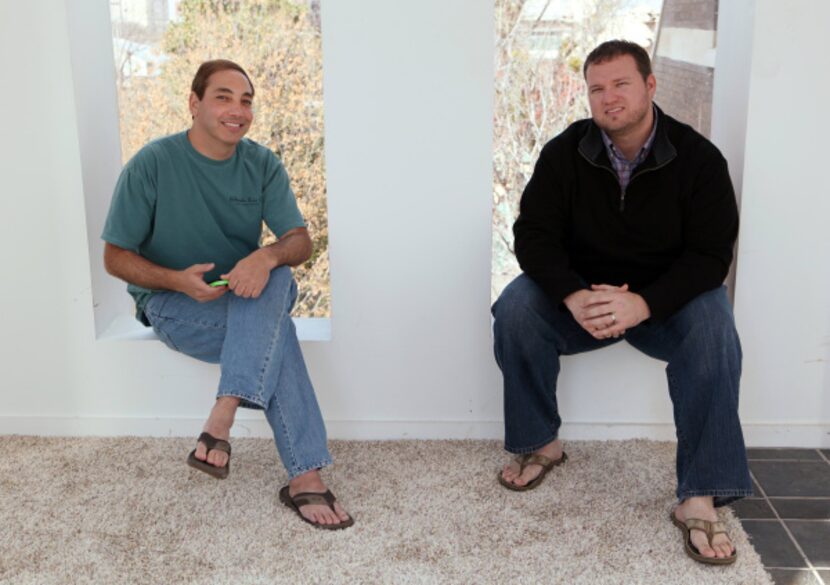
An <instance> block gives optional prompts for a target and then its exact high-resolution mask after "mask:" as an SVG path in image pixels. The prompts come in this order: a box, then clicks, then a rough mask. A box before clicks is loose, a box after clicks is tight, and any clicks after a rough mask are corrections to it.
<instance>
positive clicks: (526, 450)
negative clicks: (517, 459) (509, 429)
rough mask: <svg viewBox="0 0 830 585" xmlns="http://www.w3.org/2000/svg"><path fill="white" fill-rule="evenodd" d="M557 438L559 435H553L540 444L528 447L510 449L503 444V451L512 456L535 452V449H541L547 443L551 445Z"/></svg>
mask: <svg viewBox="0 0 830 585" xmlns="http://www.w3.org/2000/svg"><path fill="white" fill-rule="evenodd" d="M558 438H559V433H553V434H552V435H551V438H550V439H547V440H545V441H542V442H541V443H536V444H533V445H531V446H530V447H511V446H510V445H508V444H507V443H506V442H505V444H504V450H505V451H507V452H508V453H513V454H514V455H524V454H526V453H532V452H533V451H536V450H537V449H541V448H542V447H544V446H545V445H547V444H548V443H552V442H554V441H555V440H556V439H558Z"/></svg>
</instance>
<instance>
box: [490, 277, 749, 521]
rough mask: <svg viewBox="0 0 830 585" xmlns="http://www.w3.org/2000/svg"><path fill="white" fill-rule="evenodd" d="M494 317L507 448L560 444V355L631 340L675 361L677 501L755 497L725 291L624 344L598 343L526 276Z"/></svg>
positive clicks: (633, 333) (671, 376) (737, 352)
mask: <svg viewBox="0 0 830 585" xmlns="http://www.w3.org/2000/svg"><path fill="white" fill-rule="evenodd" d="M493 316H494V317H495V323H494V336H495V353H496V361H497V362H498V364H499V367H500V368H501V371H502V374H503V377H504V424H505V449H506V450H507V451H509V452H511V453H530V452H532V451H535V450H536V449H539V448H540V447H542V446H543V445H546V444H548V443H550V442H551V441H553V440H554V439H556V438H557V437H558V434H559V427H560V426H561V424H562V420H561V419H560V417H559V412H558V409H557V404H556V380H557V377H558V376H559V356H561V355H572V354H577V353H582V352H585V351H591V350H594V349H599V348H601V347H606V346H608V345H611V344H613V343H616V342H618V341H620V340H621V339H623V338H624V339H625V340H626V341H628V343H630V344H631V345H633V346H634V347H636V348H637V349H639V350H640V351H642V352H643V353H645V354H646V355H649V356H651V357H653V358H656V359H658V360H662V361H664V362H668V366H667V367H666V376H667V377H668V382H669V395H670V396H671V400H672V404H673V406H674V422H675V426H676V429H677V467H676V472H677V497H678V499H679V500H681V501H682V500H684V499H686V498H689V497H693V496H714V499H715V506H723V505H725V504H728V503H729V502H731V501H734V500H737V499H740V498H742V497H744V496H750V495H752V482H751V480H750V477H749V467H748V464H747V460H746V449H745V447H744V440H743V434H742V432H741V423H740V420H739V419H738V387H739V382H740V377H741V344H740V341H739V339H738V333H737V331H736V330H735V322H734V318H733V316H732V307H731V305H730V304H729V299H728V298H727V296H726V287H719V288H716V289H713V290H710V291H708V292H705V293H703V294H701V295H699V296H698V297H696V298H694V299H692V300H691V301H690V302H689V303H687V304H686V305H685V306H683V307H682V308H681V309H680V310H679V311H677V312H676V313H675V314H674V315H672V316H671V317H669V318H668V319H666V320H664V321H651V320H649V321H646V322H644V323H641V324H640V325H638V326H636V327H634V328H632V329H629V330H628V331H626V332H625V335H624V336H623V337H620V338H618V339H613V338H611V339H605V340H598V339H595V338H594V337H593V336H592V335H590V334H589V333H588V332H587V331H585V330H584V329H583V328H582V327H580V325H579V324H578V323H577V322H576V321H575V320H574V318H573V316H572V315H571V313H570V311H568V309H567V308H565V307H564V305H560V306H556V305H554V304H553V303H552V302H551V301H550V300H549V299H548V297H547V296H546V295H545V294H544V292H542V289H540V288H539V286H538V285H537V284H536V283H535V282H534V281H533V280H532V279H531V278H530V277H528V276H527V275H524V274H522V275H520V276H519V277H517V278H516V279H515V280H514V281H513V282H511V283H510V284H509V285H508V286H507V288H506V289H505V290H504V292H503V293H502V294H501V296H500V297H499V299H498V300H497V301H496V303H495V304H494V305H493Z"/></svg>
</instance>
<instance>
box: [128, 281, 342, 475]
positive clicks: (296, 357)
mask: <svg viewBox="0 0 830 585" xmlns="http://www.w3.org/2000/svg"><path fill="white" fill-rule="evenodd" d="M296 298H297V285H296V283H295V282H294V278H293V276H292V275H291V269H290V268H288V267H287V266H281V267H279V268H276V269H275V270H273V271H271V277H270V278H269V280H268V284H267V285H266V287H265V289H264V290H263V291H262V294H261V295H260V296H259V298H257V299H244V298H241V297H237V296H236V295H234V294H233V293H232V292H231V291H228V292H227V293H225V294H224V295H223V296H221V297H220V298H218V299H216V300H215V301H211V302H208V303H199V302H197V301H195V300H193V299H191V298H190V297H189V296H187V295H185V294H182V293H177V292H161V293H157V294H154V295H153V296H152V297H151V298H150V300H149V302H148V303H147V305H146V306H145V308H144V313H145V315H147V319H148V320H149V321H150V323H151V324H152V326H153V329H154V330H155V332H156V334H157V335H158V336H159V338H160V339H161V340H162V341H163V342H164V343H165V344H166V345H167V346H168V347H170V348H171V349H174V350H176V351H179V352H181V353H184V354H187V355H189V356H191V357H194V358H196V359H198V360H202V361H205V362H210V363H214V364H215V363H218V364H219V365H220V368H221V377H220V379H219V391H218V393H217V398H218V397H220V396H235V397H238V398H239V399H240V400H241V402H240V406H244V407H247V408H256V409H261V410H264V411H265V418H266V419H267V420H268V424H269V425H271V429H272V430H273V432H274V441H275V442H276V444H277V451H278V452H279V454H280V458H281V459H282V462H283V465H284V466H285V469H286V471H288V476H289V478H294V477H296V476H298V475H300V474H302V473H305V472H307V471H311V470H312V469H319V468H321V467H325V466H326V465H330V464H331V455H330V454H329V451H328V447H327V445H326V428H325V425H324V424H323V417H322V416H321V414H320V408H319V406H318V405H317V398H316V397H315V396H314V388H313V387H312V385H311V380H310V379H309V377H308V371H307V370H306V367H305V362H304V361H303V355H302V353H301V351H300V344H299V342H298V341H297V333H296V331H295V328H294V323H293V321H291V316H290V312H291V307H293V306H294V301H295V299H296Z"/></svg>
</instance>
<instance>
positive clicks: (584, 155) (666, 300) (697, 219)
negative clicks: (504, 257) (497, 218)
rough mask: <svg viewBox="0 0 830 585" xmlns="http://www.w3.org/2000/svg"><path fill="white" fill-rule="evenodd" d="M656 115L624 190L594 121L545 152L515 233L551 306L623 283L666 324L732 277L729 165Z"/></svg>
mask: <svg viewBox="0 0 830 585" xmlns="http://www.w3.org/2000/svg"><path fill="white" fill-rule="evenodd" d="M658 112H659V115H658V116H657V134H656V136H655V139H654V144H653V145H652V148H651V152H650V153H649V155H648V156H647V157H646V159H645V160H644V161H643V162H642V163H641V164H640V165H639V166H638V167H637V168H636V169H635V170H634V172H633V173H632V175H631V180H630V182H629V184H628V186H627V187H626V189H625V191H623V190H622V189H621V187H620V183H619V181H618V179H617V174H616V172H615V171H614V169H613V167H612V166H611V163H610V161H609V160H608V154H607V153H606V149H605V145H604V144H603V142H602V137H601V135H600V129H599V128H598V127H597V126H596V124H594V122H593V121H592V120H590V119H588V120H580V121H578V122H575V123H574V124H572V125H571V126H569V127H568V128H567V129H566V130H565V131H564V132H562V133H561V134H559V135H558V136H557V137H555V138H554V139H553V140H551V141H550V142H548V143H547V144H546V145H545V147H544V148H543V149H542V152H541V154H540V156H539V160H538V161H537V163H536V167H535V169H534V171H533V175H532V177H531V178H530V181H529V182H528V184H527V187H526V188H525V190H524V193H523V194H522V199H521V204H520V211H519V218H518V219H517V220H516V223H515V224H514V226H513V233H514V235H515V249H516V256H517V258H518V260H519V265H520V266H521V268H522V270H523V271H524V272H525V273H526V274H527V275H528V276H530V277H531V278H532V279H533V280H534V281H535V282H536V283H537V284H539V286H541V287H542V289H543V290H544V291H545V292H546V294H547V295H548V296H549V297H550V298H551V300H552V301H554V302H555V303H557V304H558V303H561V302H562V300H563V299H564V298H565V297H567V296H568V295H569V294H571V293H573V292H576V291H577V290H579V289H581V288H585V287H586V285H588V286H589V285H591V284H611V285H616V286H620V285H622V284H625V283H627V284H628V285H629V288H630V290H631V291H632V292H636V293H638V294H640V295H641V296H642V297H643V299H644V300H645V301H646V303H647V304H648V306H649V309H650V310H651V315H652V318H653V319H665V318H667V317H669V316H671V315H672V314H673V313H674V312H675V311H677V310H678V309H680V308H681V307H682V306H683V305H685V304H686V303H687V302H688V301H690V300H692V299H693V298H694V297H696V296H698V295H699V294H701V293H703V292H705V291H707V290H710V289H713V288H715V287H717V286H720V285H721V284H722V283H723V280H724V278H726V274H727V272H728V271H729V265H730V263H731V262H732V248H733V245H734V243H735V238H736V237H737V234H738V209H737V204H736V201H735V192H734V190H733V188H732V182H731V180H730V178H729V172H728V170H727V165H726V160H725V159H724V158H723V156H722V155H721V153H720V151H719V150H718V149H717V147H715V146H714V145H713V144H712V143H711V142H709V141H708V140H707V139H706V138H704V137H703V136H701V135H700V134H698V133H697V132H696V131H695V130H694V129H692V128H691V127H690V126H688V125H686V124H683V123H681V122H678V121H677V120H675V119H674V118H672V117H670V116H667V115H666V114H665V113H664V112H663V111H662V110H660V109H659V108H658Z"/></svg>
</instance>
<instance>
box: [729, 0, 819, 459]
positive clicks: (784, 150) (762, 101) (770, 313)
mask: <svg viewBox="0 0 830 585" xmlns="http://www.w3.org/2000/svg"><path fill="white" fill-rule="evenodd" d="M755 10H756V12H755V24H754V26H755V31H754V38H755V39H756V43H755V46H754V50H753V53H752V66H751V69H750V85H749V107H748V108H747V112H746V120H747V134H746V150H745V161H746V162H745V167H744V175H743V200H742V212H743V213H742V227H741V235H740V239H739V243H738V252H739V253H738V268H737V286H736V296H735V306H736V319H737V321H738V327H739V330H740V331H741V332H742V334H743V346H744V355H745V360H744V378H743V386H742V387H743V398H742V400H743V413H744V418H745V419H746V420H751V421H753V422H755V423H757V424H763V423H769V424H777V423H779V422H780V421H787V422H788V423H789V424H790V425H791V430H790V432H791V433H799V434H803V433H805V432H806V431H807V430H808V429H813V430H814V432H815V435H814V436H815V441H820V442H821V443H822V444H823V445H825V446H826V445H828V444H830V433H829V431H830V429H828V424H827V423H828V421H830V375H828V374H830V370H829V369H828V363H830V293H828V291H830V231H829V230H828V218H830V181H828V173H827V168H828V160H827V148H826V144H827V140H828V136H830V117H828V116H827V107H828V104H830V77H828V75H827V70H828V69H827V55H828V54H830V35H828V34H827V33H828V25H830V3H827V2H814V1H812V0H798V1H795V2H787V3H778V2H758V3H757V6H756V9H755Z"/></svg>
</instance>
